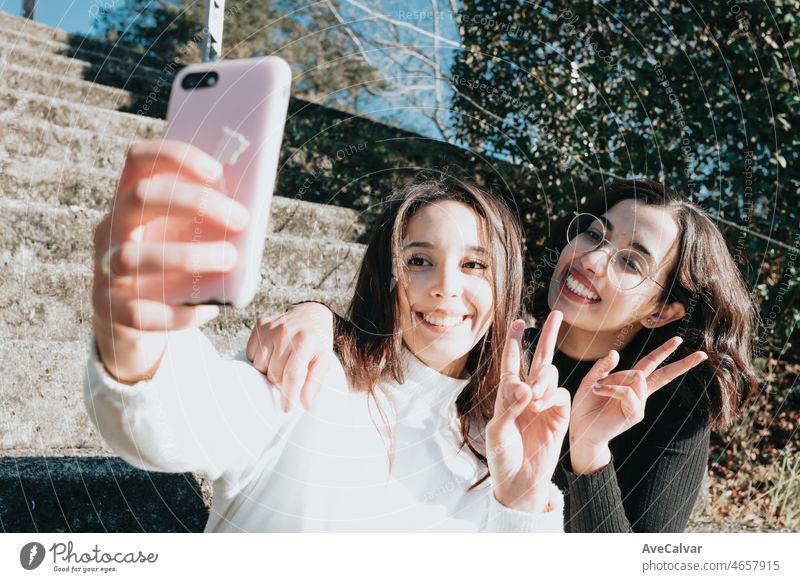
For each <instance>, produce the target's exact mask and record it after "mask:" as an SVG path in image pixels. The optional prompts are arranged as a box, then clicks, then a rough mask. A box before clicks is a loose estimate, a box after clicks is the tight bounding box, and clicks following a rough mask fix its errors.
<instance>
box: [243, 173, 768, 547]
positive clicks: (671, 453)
mask: <svg viewBox="0 0 800 582" xmlns="http://www.w3.org/2000/svg"><path fill="white" fill-rule="evenodd" d="M537 266H538V268H537V269H536V270H535V272H536V274H537V275H543V276H541V278H539V280H537V281H531V287H532V288H534V289H535V292H534V293H533V294H532V298H533V301H532V306H531V312H532V313H533V314H534V317H535V320H536V322H537V323H541V322H542V321H544V318H546V316H547V314H548V313H549V312H550V310H556V309H557V310H558V311H561V312H563V314H564V321H563V324H562V326H561V330H560V332H559V336H558V341H557V344H556V348H557V349H556V351H555V355H554V359H553V364H554V365H555V367H556V368H557V369H558V372H559V378H560V384H561V385H562V386H564V387H565V388H567V390H568V391H569V392H570V394H571V395H572V410H571V418H570V425H569V426H570V428H569V438H568V439H566V440H565V443H564V448H563V451H562V459H561V462H560V464H559V466H558V468H557V470H556V474H555V476H554V482H555V483H556V484H557V485H559V487H560V488H561V489H562V490H564V492H565V496H566V499H565V502H566V506H565V530H566V531H568V532H631V531H634V532H674V531H682V530H683V529H684V528H685V526H686V523H687V521H688V518H689V515H690V513H691V511H692V508H693V506H694V503H695V501H696V499H697V496H698V493H699V490H700V487H701V486H702V483H703V480H704V475H705V472H706V464H707V460H708V441H709V432H710V429H711V428H722V427H724V426H726V425H727V424H729V423H730V422H731V421H732V420H733V419H734V418H736V417H737V416H738V415H740V414H741V412H742V410H743V407H744V405H745V403H746V402H747V400H748V399H749V398H750V396H751V395H752V393H753V391H754V389H755V384H756V380H755V376H754V372H753V369H752V364H751V341H752V339H751V338H752V332H753V326H754V321H755V310H754V307H753V304H752V302H751V299H750V296H749V294H748V293H747V290H746V287H745V284H744V281H743V279H742V277H741V275H740V273H739V271H738V269H737V267H736V264H735V263H734V261H733V259H732V257H731V255H730V252H729V251H728V249H727V247H726V245H725V241H724V239H723V237H722V235H721V233H720V232H719V230H718V229H717V227H716V226H715V225H714V223H713V222H712V221H711V220H710V219H709V218H708V216H707V215H706V214H705V213H704V212H703V210H702V209H701V208H699V207H698V206H696V205H694V204H693V203H691V202H689V201H688V200H687V199H686V198H684V197H683V196H681V195H679V194H677V193H676V192H674V191H673V190H671V189H669V188H667V187H665V186H664V185H662V184H660V183H658V182H654V181H650V180H624V181H615V182H613V183H612V184H611V185H610V186H608V187H606V188H605V189H603V190H602V191H600V192H599V193H598V194H597V195H596V196H594V197H592V198H591V199H589V200H588V201H587V202H586V203H582V204H581V205H580V206H579V207H578V208H577V209H576V212H575V213H574V215H573V216H569V217H567V218H566V219H564V220H563V221H560V222H559V223H557V224H556V225H554V228H553V230H552V236H551V238H550V240H549V241H548V242H547V243H546V244H545V246H544V248H543V251H542V253H541V256H540V260H539V262H538V265H537ZM331 327H332V326H331V312H330V311H329V310H328V309H327V308H326V307H324V306H322V305H320V304H310V303H309V304H301V305H299V306H296V307H295V308H293V309H292V310H291V311H290V312H289V313H288V314H286V315H283V316H277V317H270V318H264V319H262V320H260V321H259V322H258V325H257V326H256V327H255V329H254V331H253V334H252V335H251V338H250V341H249V342H248V351H247V353H248V357H250V359H251V361H253V363H254V365H255V367H256V368H258V369H259V370H261V371H262V372H265V373H266V374H267V375H268V376H269V378H270V380H271V381H272V382H273V383H274V384H278V385H281V389H282V391H283V393H284V395H285V400H286V402H287V406H291V403H292V402H293V401H294V400H296V399H297V398H298V397H299V398H300V400H301V402H302V403H303V405H304V406H306V407H308V406H309V405H310V402H311V399H313V395H314V391H315V389H316V388H315V387H316V384H315V377H320V376H322V375H323V374H324V371H323V370H320V369H318V367H317V364H316V362H317V361H318V360H317V357H316V356H317V354H320V353H322V352H323V351H324V350H329V349H331V346H332V343H333V336H334V334H333V333H332V332H331V331H330V330H331ZM537 330H538V327H534V328H530V329H528V330H527V331H526V333H525V340H526V343H527V344H528V345H535V340H536V336H537V334H538V331H537ZM672 360H674V361H672ZM662 364H663V365H662Z"/></svg>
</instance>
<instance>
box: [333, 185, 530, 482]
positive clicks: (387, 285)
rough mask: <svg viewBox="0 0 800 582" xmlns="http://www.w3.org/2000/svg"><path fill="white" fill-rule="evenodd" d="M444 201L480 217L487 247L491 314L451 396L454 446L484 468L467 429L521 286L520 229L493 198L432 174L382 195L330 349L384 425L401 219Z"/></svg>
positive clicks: (398, 373)
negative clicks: (458, 441) (461, 384)
mask: <svg viewBox="0 0 800 582" xmlns="http://www.w3.org/2000/svg"><path fill="white" fill-rule="evenodd" d="M444 201H456V202H460V203H462V204H465V205H466V206H468V207H469V208H471V209H472V210H473V211H474V212H475V213H476V214H477V215H478V216H479V217H480V219H481V223H482V226H483V229H484V234H485V238H486V243H487V248H488V249H489V263H490V265H489V267H490V270H491V273H492V281H493V287H494V308H493V310H494V316H493V320H492V323H491V325H490V327H489V328H488V330H487V332H486V334H485V335H484V336H483V338H482V339H481V340H480V341H478V343H477V344H476V345H475V346H474V347H473V348H472V350H471V351H470V353H469V355H468V358H467V363H466V372H467V373H469V374H470V380H469V383H468V384H467V385H466V387H465V388H464V390H463V391H462V392H461V394H460V395H459V396H458V398H457V400H456V407H457V410H458V414H459V419H460V424H461V435H462V447H463V446H467V447H468V448H469V449H470V450H471V451H472V452H473V453H474V454H475V456H476V457H477V458H478V459H479V460H480V462H481V463H483V464H484V465H488V464H487V460H486V456H485V455H484V454H483V453H482V452H481V451H480V450H479V448H481V447H480V444H477V446H476V443H475V442H474V436H475V433H471V429H477V430H478V434H482V428H483V426H485V424H486V423H487V422H488V421H489V420H490V419H491V417H492V414H493V412H494V401H495V395H496V391H497V386H498V385H499V383H500V356H501V353H502V349H503V342H504V341H505V336H506V332H507V330H508V328H509V326H510V325H511V322H513V321H514V319H516V318H517V317H518V316H519V314H520V307H521V303H522V286H523V257H522V231H521V228H520V224H519V221H518V219H517V217H516V215H515V214H514V213H513V212H512V211H511V209H510V206H509V205H508V204H507V203H506V202H505V201H504V200H503V199H502V198H500V197H499V196H498V195H496V194H493V193H491V192H489V191H486V190H483V189H482V188H479V187H478V186H476V185H475V184H472V183H470V182H466V181H462V180H459V179H456V178H452V177H438V178H435V179H417V180H415V181H414V182H412V183H411V184H410V185H409V186H407V187H406V188H404V189H402V190H401V191H399V192H396V193H394V194H393V195H392V196H390V198H389V199H388V200H387V201H386V202H385V209H384V211H383V214H382V215H381V216H380V218H379V219H378V221H377V222H376V223H375V226H374V228H373V230H372V234H371V236H370V239H369V242H368V244H367V249H366V252H365V254H364V258H363V260H362V262H361V267H360V270H359V273H358V279H357V282H356V287H355V293H354V295H353V299H352V302H351V303H350V307H349V309H348V314H347V320H349V321H345V320H341V319H339V320H337V329H336V342H335V351H336V353H337V355H338V356H339V358H340V360H341V362H342V365H343V366H344V369H345V370H347V372H348V375H349V377H350V380H351V382H352V384H353V387H354V389H356V390H365V391H367V392H368V393H369V397H370V398H371V399H372V400H374V401H375V404H376V405H377V408H378V412H379V413H380V416H381V418H382V419H383V421H384V423H386V425H390V423H389V422H387V417H386V414H385V412H384V411H383V410H382V409H381V407H380V404H379V403H378V400H377V398H376V397H375V396H376V395H375V389H376V387H377V386H378V384H379V383H380V382H381V381H382V380H394V381H396V382H403V368H402V359H401V356H402V348H403V339H402V334H401V323H400V313H399V310H398V300H397V292H398V289H399V288H402V277H403V272H404V269H403V264H402V262H401V261H402V240H403V236H404V234H405V231H406V227H407V225H408V221H409V220H410V219H411V217H412V216H414V214H415V213H416V212H417V211H419V210H420V209H421V208H423V207H425V206H427V205H429V204H436V203H440V202H444ZM396 276H397V277H398V278H400V284H398V285H395V284H394V283H395V281H396V279H395V277H396ZM471 435H472V436H471ZM390 440H392V443H391V445H390V449H389V471H390V472H391V467H392V463H393V458H394V443H393V439H391V437H390ZM484 479H485V477H484ZM479 483H480V482H479ZM475 485H477V483H476V484H475ZM475 485H473V487H474V486H475Z"/></svg>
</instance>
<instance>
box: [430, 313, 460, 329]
mask: <svg viewBox="0 0 800 582" xmlns="http://www.w3.org/2000/svg"><path fill="white" fill-rule="evenodd" d="M420 315H422V319H424V320H425V321H427V322H428V323H430V324H431V325H438V326H439V327H455V326H457V325H458V324H460V323H461V322H462V321H464V318H463V317H460V316H458V317H435V316H433V315H425V314H420Z"/></svg>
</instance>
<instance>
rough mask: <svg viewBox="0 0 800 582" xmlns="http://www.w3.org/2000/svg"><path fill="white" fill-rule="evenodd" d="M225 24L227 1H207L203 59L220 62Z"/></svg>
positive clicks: (202, 50) (206, 61)
mask: <svg viewBox="0 0 800 582" xmlns="http://www.w3.org/2000/svg"><path fill="white" fill-rule="evenodd" d="M224 24H225V0H206V14H205V24H204V26H203V41H202V42H203V44H202V47H201V59H202V61H203V62H204V63H208V62H211V61H218V60H219V57H220V54H221V52H222V31H223V26H224Z"/></svg>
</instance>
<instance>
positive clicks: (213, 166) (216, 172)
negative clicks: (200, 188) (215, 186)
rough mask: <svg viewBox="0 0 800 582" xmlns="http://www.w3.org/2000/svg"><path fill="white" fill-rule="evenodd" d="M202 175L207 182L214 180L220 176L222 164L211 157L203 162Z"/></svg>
mask: <svg viewBox="0 0 800 582" xmlns="http://www.w3.org/2000/svg"><path fill="white" fill-rule="evenodd" d="M203 177H204V178H205V179H206V180H208V181H209V182H216V181H217V180H219V179H220V178H222V164H220V163H219V162H218V161H217V160H215V159H213V158H211V159H207V160H206V161H205V163H204V164H203Z"/></svg>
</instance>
